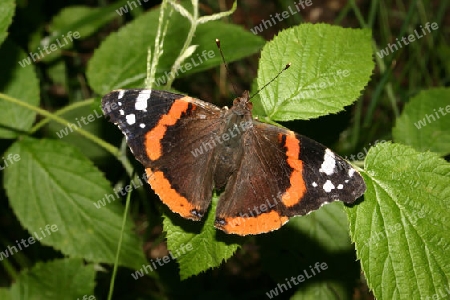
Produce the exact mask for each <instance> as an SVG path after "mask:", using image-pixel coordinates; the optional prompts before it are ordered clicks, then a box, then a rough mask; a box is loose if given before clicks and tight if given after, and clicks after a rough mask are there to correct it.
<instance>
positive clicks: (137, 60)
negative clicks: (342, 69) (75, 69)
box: [87, 8, 264, 94]
mask: <svg viewBox="0 0 450 300" xmlns="http://www.w3.org/2000/svg"><path fill="white" fill-rule="evenodd" d="M158 17H159V8H158V9H154V10H152V11H150V12H149V13H146V14H144V15H142V16H140V17H139V18H137V19H135V20H133V21H132V22H130V23H129V24H127V25H126V26H124V27H122V28H121V29H120V30H119V31H118V32H116V33H112V34H111V35H109V36H108V38H106V39H105V41H104V42H103V43H102V45H101V46H100V48H99V49H97V50H96V51H95V53H94V56H93V57H92V59H91V60H90V61H89V65H88V70H87V77H88V80H89V83H90V86H91V87H92V88H93V89H94V90H95V91H96V92H97V93H98V94H105V93H107V92H109V91H111V90H113V89H116V88H130V87H143V86H144V80H145V77H146V70H147V67H146V65H147V50H148V48H149V47H150V48H151V49H152V51H153V49H154V41H155V36H156V28H157V27H158V26H157V25H158ZM189 26H190V25H189V22H188V21H187V20H186V19H184V18H183V17H181V16H180V15H179V13H177V12H174V13H173V14H172V16H171V18H170V20H169V27H168V30H167V34H166V36H165V39H164V53H163V55H162V56H161V59H160V61H159V63H158V69H157V72H156V75H155V76H156V77H155V78H156V87H158V86H161V85H164V84H165V83H166V81H167V75H166V73H165V72H167V74H168V73H169V71H170V69H171V67H172V64H173V63H174V62H175V60H176V58H177V57H178V55H179V54H180V50H181V49H182V46H183V43H184V40H185V37H186V36H187V33H188V29H189ZM216 38H220V39H221V42H222V43H221V45H222V49H223V51H224V53H225V55H226V57H227V61H228V62H231V61H234V60H237V59H240V58H243V57H245V56H248V55H250V54H252V53H255V52H256V51H258V50H259V49H260V48H261V47H262V45H263V44H264V41H263V40H262V39H261V38H260V37H258V36H255V35H253V34H251V33H248V32H246V31H245V30H243V29H242V28H241V27H239V26H236V25H233V24H226V23H223V22H220V21H217V22H209V23H205V24H201V25H199V26H198V27H197V31H196V33H195V36H194V39H193V42H192V44H193V45H198V47H197V49H196V51H195V52H194V54H193V55H192V56H191V57H190V58H189V59H187V60H186V61H185V62H184V63H183V64H182V67H183V69H182V70H179V71H178V77H181V76H185V75H188V74H193V73H195V72H199V71H202V70H206V69H209V68H212V67H214V66H218V65H220V64H221V63H222V60H221V58H220V55H219V53H218V50H217V46H216V44H215V39H216ZM124 41H126V43H127V45H126V47H124ZM188 64H189V65H188ZM189 68H191V69H190V70H188V69H189Z"/></svg>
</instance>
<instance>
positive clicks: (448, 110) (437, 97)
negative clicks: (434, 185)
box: [392, 88, 450, 156]
mask: <svg viewBox="0 0 450 300" xmlns="http://www.w3.org/2000/svg"><path fill="white" fill-rule="evenodd" d="M392 135H393V138H394V140H395V141H396V142H398V143H402V144H405V145H409V146H412V147H413V148H414V149H416V150H418V151H428V150H429V151H433V152H436V153H438V154H440V155H442V156H446V155H449V154H450V89H448V88H447V89H445V88H435V89H430V90H425V91H421V92H420V93H419V94H418V95H417V96H415V97H414V98H412V99H411V100H410V101H409V102H408V103H407V104H406V105H405V107H404V109H403V112H402V114H401V116H400V117H399V118H398V119H397V121H396V124H395V127H394V128H393V130H392Z"/></svg>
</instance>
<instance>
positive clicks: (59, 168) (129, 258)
mask: <svg viewBox="0 0 450 300" xmlns="http://www.w3.org/2000/svg"><path fill="white" fill-rule="evenodd" d="M8 155H11V157H13V158H15V157H16V156H15V155H17V156H18V157H19V158H20V159H19V160H18V161H17V162H15V163H14V164H11V165H10V166H8V167H7V168H6V169H5V170H4V172H5V189H6V192H7V195H8V197H9V200H10V201H9V203H10V205H11V207H12V209H13V210H14V212H15V214H16V216H17V218H18V219H19V221H20V222H21V223H22V225H23V227H25V228H26V229H27V230H28V232H29V233H30V234H31V235H32V236H35V237H36V238H39V237H40V238H41V240H40V242H41V243H42V244H44V245H49V246H53V247H54V248H55V249H58V250H60V251H61V252H62V253H64V254H65V255H68V256H70V257H74V258H83V259H86V260H87V261H90V262H102V263H112V262H114V259H115V253H116V249H117V243H118V241H119V235H120V230H121V224H122V215H123V211H122V207H121V205H120V203H119V202H118V201H116V200H117V197H116V195H115V193H114V192H113V191H112V189H111V187H110V186H109V182H108V181H107V180H106V179H105V177H104V176H103V174H102V173H101V172H99V170H98V169H97V168H96V167H95V166H93V165H92V163H91V162H90V161H89V160H88V159H87V158H86V157H85V156H83V155H82V154H81V153H80V152H79V150H77V149H74V148H72V147H71V146H68V145H66V144H65V143H62V142H60V141H55V140H46V139H42V140H35V139H30V138H26V139H23V140H20V141H18V142H16V143H15V144H13V146H11V148H10V149H9V150H8V153H6V154H5V157H6V156H8ZM98 201H104V202H105V205H103V206H102V205H99V203H98ZM110 201H111V202H112V203H109V202H110ZM95 203H96V204H97V206H99V208H97V206H96V205H94V204H95ZM51 225H55V226H57V229H58V230H57V231H55V232H52V233H51V234H48V233H47V231H45V229H46V226H47V227H48V226H51ZM41 228H42V230H44V233H47V234H46V236H45V237H43V234H42V232H41V231H42V230H41ZM144 261H145V260H144V257H143V252H142V249H141V245H140V242H139V240H138V238H137V237H136V236H135V234H134V233H133V230H132V223H131V222H130V221H129V222H128V223H127V226H126V228H125V233H124V239H123V245H122V252H121V260H120V264H121V265H124V266H128V267H132V268H134V267H136V268H139V267H140V266H141V265H142V264H143V262H144Z"/></svg>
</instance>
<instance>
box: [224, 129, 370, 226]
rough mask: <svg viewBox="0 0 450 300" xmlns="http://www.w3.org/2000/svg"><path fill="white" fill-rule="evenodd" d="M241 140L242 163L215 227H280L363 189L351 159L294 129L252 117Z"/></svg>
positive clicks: (349, 199)
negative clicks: (290, 219) (253, 119)
mask: <svg viewBox="0 0 450 300" xmlns="http://www.w3.org/2000/svg"><path fill="white" fill-rule="evenodd" d="M242 139H243V141H242V143H243V144H244V145H245V147H244V152H243V155H242V156H241V157H240V162H239V167H238V168H236V172H235V173H234V174H233V175H232V176H231V177H230V179H229V181H228V183H227V185H226V188H225V190H224V192H223V194H222V195H221V197H220V199H219V203H218V207H217V211H216V224H215V225H216V227H217V228H219V229H222V230H224V231H225V232H227V233H234V234H239V235H247V234H259V233H263V232H269V231H272V230H276V229H278V228H280V227H281V226H282V225H283V224H284V223H286V222H287V221H288V220H289V218H290V217H292V216H296V215H305V214H307V213H309V212H311V211H312V210H315V209H318V208H319V207H320V206H322V205H323V204H325V203H328V202H332V201H335V200H338V199H339V200H341V201H344V202H346V203H351V202H353V201H355V200H356V199H357V198H358V197H359V196H361V195H362V194H363V193H364V191H365V184H364V181H363V179H362V177H361V176H360V175H359V173H358V172H356V171H355V170H354V169H353V167H352V166H351V165H350V164H349V163H348V162H346V161H345V160H344V159H343V158H341V157H340V156H338V155H337V154H335V153H333V152H332V151H331V150H329V149H328V148H326V147H325V146H323V145H321V144H319V143H317V142H315V141H313V140H311V139H309V138H307V137H304V136H301V135H298V134H296V133H294V132H293V131H289V130H285V129H282V128H278V127H276V126H273V125H269V124H264V123H261V122H258V121H254V126H253V127H252V128H251V129H249V130H247V131H246V132H245V134H244V135H243V136H242ZM263 195H265V196H266V197H263Z"/></svg>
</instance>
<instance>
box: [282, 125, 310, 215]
mask: <svg viewBox="0 0 450 300" xmlns="http://www.w3.org/2000/svg"><path fill="white" fill-rule="evenodd" d="M285 147H286V149H287V150H286V156H287V163H288V165H289V166H290V167H291V168H292V173H291V176H290V178H289V181H290V183H291V186H290V187H289V188H288V189H287V190H286V191H285V192H284V193H283V195H282V196H281V201H282V202H283V204H284V205H286V206H287V207H291V206H294V205H296V204H298V203H299V202H300V201H301V198H302V197H303V195H304V194H305V192H306V185H305V181H304V180H303V175H302V173H303V162H302V161H301V160H300V159H299V157H300V156H299V155H300V141H299V140H298V139H297V138H296V137H295V133H294V132H292V131H291V132H290V133H289V134H288V135H286V143H285Z"/></svg>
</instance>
